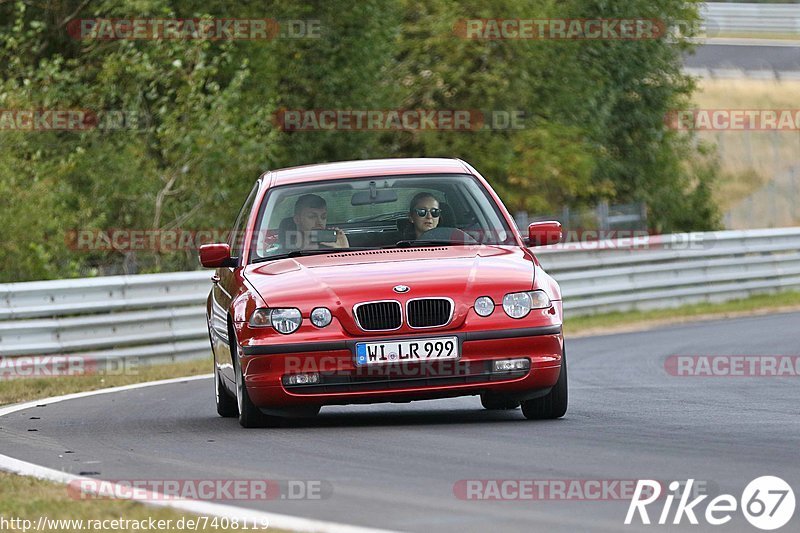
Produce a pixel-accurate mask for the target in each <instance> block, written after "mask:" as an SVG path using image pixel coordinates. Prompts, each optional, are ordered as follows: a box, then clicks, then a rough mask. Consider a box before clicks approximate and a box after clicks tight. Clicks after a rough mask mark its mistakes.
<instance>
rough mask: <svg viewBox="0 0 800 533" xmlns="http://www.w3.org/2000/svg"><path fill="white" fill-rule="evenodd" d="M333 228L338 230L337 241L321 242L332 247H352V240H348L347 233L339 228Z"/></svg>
mask: <svg viewBox="0 0 800 533" xmlns="http://www.w3.org/2000/svg"><path fill="white" fill-rule="evenodd" d="M333 230H334V231H336V242H321V243H320V244H323V245H325V246H330V247H331V248H350V241H348V240H347V235H345V234H344V232H343V231H342V230H340V229H339V228H333Z"/></svg>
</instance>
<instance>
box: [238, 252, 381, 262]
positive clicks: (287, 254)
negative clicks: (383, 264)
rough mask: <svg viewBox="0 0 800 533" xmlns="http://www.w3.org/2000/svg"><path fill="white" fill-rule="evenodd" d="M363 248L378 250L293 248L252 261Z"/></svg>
mask: <svg viewBox="0 0 800 533" xmlns="http://www.w3.org/2000/svg"><path fill="white" fill-rule="evenodd" d="M363 250H376V248H317V249H315V250H313V249H312V250H302V249H301V250H292V251H291V252H286V253H283V254H275V255H270V256H268V257H259V258H258V259H254V260H253V261H251V262H252V263H263V262H264V261H272V260H275V259H288V258H291V257H303V256H309V255H322V254H336V253H340V252H358V251H363Z"/></svg>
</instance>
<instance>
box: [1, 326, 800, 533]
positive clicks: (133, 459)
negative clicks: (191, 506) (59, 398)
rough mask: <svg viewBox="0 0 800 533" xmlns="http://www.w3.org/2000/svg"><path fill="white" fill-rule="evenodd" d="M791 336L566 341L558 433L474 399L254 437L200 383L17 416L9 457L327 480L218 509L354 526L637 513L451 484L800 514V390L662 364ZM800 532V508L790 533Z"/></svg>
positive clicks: (710, 333) (74, 468) (93, 466)
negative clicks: (301, 496)
mask: <svg viewBox="0 0 800 533" xmlns="http://www.w3.org/2000/svg"><path fill="white" fill-rule="evenodd" d="M798 325H800V313H789V314H780V315H773V316H762V317H753V318H743V319H735V320H727V321H718V322H705V323H697V324H693V325H681V326H671V327H666V328H663V329H658V330H653V331H648V332H640V333H631V334H619V335H609V336H602V337H593V338H581V339H574V340H568V344H567V346H568V357H569V371H570V409H569V411H568V413H567V416H566V417H565V418H564V419H562V420H557V421H546V422H532V421H527V420H525V419H524V418H523V417H522V414H521V413H520V412H519V410H516V411H511V412H489V411H484V410H482V408H481V406H480V403H479V401H478V399H477V398H475V397H469V398H461V399H452V400H439V401H431V402H416V403H411V404H380V405H373V406H347V407H329V408H324V409H323V410H322V412H321V414H320V415H319V417H318V418H316V419H312V420H311V421H305V422H302V423H295V424H292V425H291V426H290V427H283V428H279V429H264V430H244V429H242V428H240V427H239V425H238V423H237V422H236V421H235V420H231V419H222V418H219V417H217V416H216V413H215V412H214V406H213V396H212V386H211V381H210V380H200V381H195V382H186V383H180V384H173V385H166V386H158V387H151V388H146V389H140V390H133V391H127V392H122V393H117V394H111V395H104V396H97V397H89V398H84V399H78V400H70V401H66V402H64V403H60V404H53V405H51V406H45V407H37V408H31V409H29V410H27V411H25V412H18V413H14V414H12V415H9V416H7V417H4V418H2V419H0V426H2V427H0V453H3V454H7V455H10V456H12V457H15V458H18V459H22V460H26V461H31V462H35V463H37V464H41V465H45V466H48V467H51V468H55V469H60V470H64V471H68V472H72V473H76V474H77V473H80V472H97V474H96V475H95V477H98V478H103V479H114V480H119V479H135V480H142V479H151V478H152V479H254V478H268V479H275V480H307V481H308V480H317V481H322V482H323V484H322V486H323V489H324V490H323V493H324V494H323V495H324V497H323V498H322V499H317V500H301V501H288V500H281V499H276V500H271V501H245V502H226V503H229V504H235V505H241V506H248V507H255V508H259V509H264V510H269V511H273V512H279V513H285V514H292V515H299V516H305V517H309V518H315V519H321V520H330V521H335V522H342V523H349V524H355V525H362V526H371V527H380V528H388V529H396V530H404V531H457V532H460V533H463V532H467V531H487V530H494V531H564V532H574V531H619V530H621V529H623V527H622V522H623V519H624V517H625V513H626V511H627V508H628V503H629V502H628V500H613V499H612V500H608V501H581V500H568V501H563V500H561V501H529V500H528V501H499V502H498V501H475V500H462V499H459V498H457V497H456V496H455V495H454V485H455V484H456V483H457V482H458V481H459V480H467V479H537V480H584V479H591V480H631V479H633V480H635V479H641V478H653V479H660V480H685V479H687V478H694V479H698V480H703V482H705V483H706V487H707V490H708V491H709V492H710V493H712V495H713V494H716V493H720V492H724V493H730V494H733V495H734V496H735V497H736V498H739V497H740V495H741V494H742V490H743V489H744V487H745V486H746V485H747V483H748V482H749V481H750V480H752V479H754V478H756V477H759V476H763V475H777V476H780V477H782V478H783V479H785V480H786V481H787V482H788V483H789V484H790V485H792V486H793V488H794V490H795V492H796V493H797V495H798V497H799V498H798V499H800V461H798V452H800V446H798V443H800V416H798V415H800V387H798V385H799V384H800V378H798V377H781V378H776V377H761V378H750V377H715V378H707V377H675V376H671V375H669V374H668V373H667V372H666V371H665V365H664V363H665V360H666V358H667V357H668V356H670V355H692V354H709V355H751V354H759V355H771V354H775V355H778V354H780V355H798V354H800V328H798ZM31 417H39V418H38V419H35V420H33V419H31ZM30 429H36V430H37V431H35V432H32V431H29V430H30ZM67 451H69V452H72V453H65V452H67ZM706 501H708V500H706ZM653 505H654V506H655V505H656V504H653ZM674 507H675V506H673V510H674ZM661 508H662V504H658V506H657V508H655V509H654V508H652V507H651V508H649V509H650V510H651V511H652V512H651V518H653V519H654V520H655V519H657V517H658V515H659V514H660V512H661ZM700 509H701V512H702V510H703V509H704V506H702V505H701V507H700ZM672 516H673V515H670V519H671V518H672ZM701 520H702V519H701ZM798 525H800V510H798V511H796V512H795V516H794V518H793V521H792V522H790V524H788V525H787V526H785V527H784V528H783V529H782V530H781V531H790V530H793V531H797V530H798ZM625 529H626V530H639V529H640V528H638V527H629V528H625ZM641 529H643V530H653V529H656V530H669V531H683V530H687V531H688V530H692V531H706V530H708V531H711V530H714V531H724V532H727V531H757V530H756V529H755V528H753V527H752V526H750V525H749V524H748V523H747V522H746V520H745V518H744V517H743V516H742V514H741V513H740V512H737V513H736V514H735V515H734V517H733V520H732V521H731V522H729V523H728V524H726V525H725V526H721V527H715V528H712V527H710V526H705V527H704V526H702V525H701V527H699V528H698V527H690V526H689V525H688V524H687V522H686V519H684V521H683V525H682V526H681V527H675V526H661V527H657V526H650V527H649V528H648V527H642V528H641Z"/></svg>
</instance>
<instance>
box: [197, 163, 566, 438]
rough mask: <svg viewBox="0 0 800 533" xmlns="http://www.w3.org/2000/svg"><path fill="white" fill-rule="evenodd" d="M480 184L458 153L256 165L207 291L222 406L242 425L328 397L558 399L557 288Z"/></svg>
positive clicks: (335, 400)
mask: <svg viewBox="0 0 800 533" xmlns="http://www.w3.org/2000/svg"><path fill="white" fill-rule="evenodd" d="M560 240H561V226H560V224H559V223H558V222H539V223H534V224H531V225H530V227H529V228H528V235H527V238H523V237H522V236H521V235H520V234H519V232H518V231H517V229H516V226H515V224H514V221H513V219H512V218H511V216H510V215H509V213H508V211H507V210H506V208H505V207H504V206H503V204H502V202H501V201H500V198H499V197H498V196H497V194H496V193H495V192H494V191H493V190H492V188H491V187H490V186H489V183H488V182H487V181H486V180H485V179H484V178H483V177H482V176H481V175H480V174H479V173H478V172H477V171H476V170H475V169H474V168H472V167H471V166H470V165H469V164H467V163H465V162H464V161H460V160H457V159H385V160H373V161H353V162H342V163H330V164H322V165H311V166H304V167H296V168H289V169H283V170H277V171H270V172H267V173H265V174H264V175H262V176H261V177H260V178H259V179H258V181H257V183H256V184H255V186H254V187H253V190H252V191H251V193H250V195H249V196H248V198H247V200H246V201H245V202H244V205H243V206H242V208H241V210H240V212H239V216H238V218H237V220H236V223H235V226H234V228H233V231H232V232H231V238H230V241H229V242H228V243H220V244H208V245H204V246H202V247H201V249H200V260H201V262H202V264H203V266H205V267H209V268H215V269H216V273H215V274H214V276H213V277H212V280H213V282H214V285H213V288H212V290H211V293H210V294H209V296H208V302H207V318H208V331H209V336H210V339H211V347H212V350H213V353H214V373H215V385H216V404H217V411H218V412H219V414H220V415H221V416H225V417H236V416H238V418H239V422H240V423H241V425H242V426H244V427H263V426H269V425H273V424H276V423H277V422H279V421H280V420H281V418H282V417H287V416H289V417H291V416H313V415H316V414H317V413H318V412H319V410H320V408H321V407H322V406H323V405H343V404H357V403H375V402H409V401H413V400H427V399H436V398H446V397H454V396H466V395H479V396H480V398H481V402H482V404H483V406H484V407H485V408H487V409H516V408H518V407H520V406H521V407H522V413H523V414H524V416H525V417H527V418H529V419H545V418H559V417H561V416H563V415H564V413H565V412H566V409H567V365H566V357H565V354H564V339H563V335H562V327H561V326H562V306H561V293H560V290H559V287H558V284H557V283H556V282H555V281H554V280H553V278H552V277H550V276H549V275H548V274H547V273H546V272H545V271H544V270H543V269H542V267H541V265H540V264H539V262H538V260H537V259H536V257H535V256H534V255H533V253H531V251H530V249H529V247H532V246H541V245H546V244H555V243H557V242H559V241H560Z"/></svg>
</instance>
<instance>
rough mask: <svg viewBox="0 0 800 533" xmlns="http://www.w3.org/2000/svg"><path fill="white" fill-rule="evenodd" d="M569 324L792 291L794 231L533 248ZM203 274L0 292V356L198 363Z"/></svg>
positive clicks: (797, 236)
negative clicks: (557, 289) (555, 285)
mask: <svg viewBox="0 0 800 533" xmlns="http://www.w3.org/2000/svg"><path fill="white" fill-rule="evenodd" d="M536 255H537V257H538V258H539V260H540V261H541V262H542V264H543V265H544V267H545V268H546V269H547V270H548V272H550V273H552V274H553V275H554V276H555V277H556V279H557V280H558V282H559V283H560V285H561V288H562V291H563V296H564V309H565V312H566V313H567V314H568V315H579V314H591V313H603V312H609V311H617V310H647V309H655V308H665V307H673V306H679V305H683V304H687V303H694V302H702V301H713V302H715V301H725V300H730V299H735V298H742V297H746V296H747V295H750V294H755V293H762V292H774V291H779V290H784V289H796V288H800V228H784V229H771V230H749V231H722V232H708V233H696V234H674V235H665V236H660V237H649V238H647V239H628V240H627V241H626V240H619V241H595V242H594V243H587V242H584V243H574V244H570V243H567V244H563V245H558V246H555V247H546V248H538V249H536ZM210 276H211V273H210V272H209V271H199V272H180V273H174V274H152V275H150V274H148V275H138V276H113V277H105V278H88V279H71V280H57V281H41V282H33V283H11V284H5V285H0V357H17V356H26V355H28V356H33V355H37V356H38V355H46V354H80V355H82V356H86V357H91V358H94V359H95V360H103V359H120V358H123V359H124V358H130V357H136V358H137V360H139V361H142V362H148V363H156V362H165V361H176V360H181V359H187V358H197V357H207V356H208V354H209V344H208V334H207V330H206V323H205V310H204V302H205V298H206V296H207V294H208V290H209V288H210V286H211V284H210Z"/></svg>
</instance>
